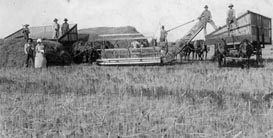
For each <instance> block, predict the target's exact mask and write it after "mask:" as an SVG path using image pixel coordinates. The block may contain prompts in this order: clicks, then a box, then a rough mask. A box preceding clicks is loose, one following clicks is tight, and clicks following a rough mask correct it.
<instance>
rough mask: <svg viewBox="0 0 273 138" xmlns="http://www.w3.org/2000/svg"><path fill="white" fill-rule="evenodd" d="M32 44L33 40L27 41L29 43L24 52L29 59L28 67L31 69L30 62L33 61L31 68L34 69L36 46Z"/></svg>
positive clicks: (27, 60)
mask: <svg viewBox="0 0 273 138" xmlns="http://www.w3.org/2000/svg"><path fill="white" fill-rule="evenodd" d="M32 42H33V40H32V39H31V38H29V39H28V40H27V43H26V44H25V46H24V51H25V54H26V55H27V58H26V67H29V60H30V59H31V60H32V64H31V65H30V66H31V67H33V64H34V51H35V47H34V44H33V43H32Z"/></svg>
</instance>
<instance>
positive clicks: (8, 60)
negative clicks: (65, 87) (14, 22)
mask: <svg viewBox="0 0 273 138" xmlns="http://www.w3.org/2000/svg"><path fill="white" fill-rule="evenodd" d="M43 43H44V45H45V54H46V59H47V62H48V65H49V66H50V65H64V64H66V63H65V62H67V61H66V60H64V59H63V58H64V57H65V56H67V54H68V53H67V52H64V48H63V45H62V44H60V43H58V42H54V41H48V40H45V41H43ZM24 44H25V40H24V39H12V40H6V41H4V43H3V44H2V45H1V46H0V55H1V58H0V66H1V67H23V66H24V64H25V59H26V55H25V53H24ZM36 44H37V43H36V42H34V45H36Z"/></svg>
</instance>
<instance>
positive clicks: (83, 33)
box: [78, 26, 148, 48]
mask: <svg viewBox="0 0 273 138" xmlns="http://www.w3.org/2000/svg"><path fill="white" fill-rule="evenodd" d="M78 33H79V40H81V41H89V42H96V41H98V40H105V39H106V41H108V39H114V38H126V37H130V38H137V37H143V35H142V34H140V33H139V32H138V31H137V29H136V28H135V27H132V26H124V27H96V28H86V29H80V30H78ZM103 34H139V35H133V36H110V37H101V36H100V35H103ZM142 41H143V42H145V43H147V42H148V41H147V39H144V40H142ZM109 42H110V43H111V45H116V47H119V48H127V47H128V41H126V40H119V41H115V40H113V41H109Z"/></svg>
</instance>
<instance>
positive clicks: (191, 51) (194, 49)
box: [180, 40, 209, 60]
mask: <svg viewBox="0 0 273 138" xmlns="http://www.w3.org/2000/svg"><path fill="white" fill-rule="evenodd" d="M208 52H209V47H207V45H206V43H205V41H204V40H195V41H192V42H191V43H189V44H188V45H187V46H186V47H185V49H184V50H183V51H182V52H181V54H180V59H183V58H184V59H186V60H190V56H192V57H191V59H192V60H206V59H207V56H208Z"/></svg>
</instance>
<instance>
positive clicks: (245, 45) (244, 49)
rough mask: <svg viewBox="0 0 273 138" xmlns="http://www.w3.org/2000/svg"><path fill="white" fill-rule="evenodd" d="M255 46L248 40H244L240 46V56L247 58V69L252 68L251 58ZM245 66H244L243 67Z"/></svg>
mask: <svg viewBox="0 0 273 138" xmlns="http://www.w3.org/2000/svg"><path fill="white" fill-rule="evenodd" d="M253 50H254V49H253V45H252V44H251V42H250V41H249V40H247V39H244V40H243V41H242V42H241V44H240V49H239V52H240V56H241V57H246V58H247V67H248V68H249V66H250V57H251V55H252V54H253ZM242 66H243V65H242Z"/></svg>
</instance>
